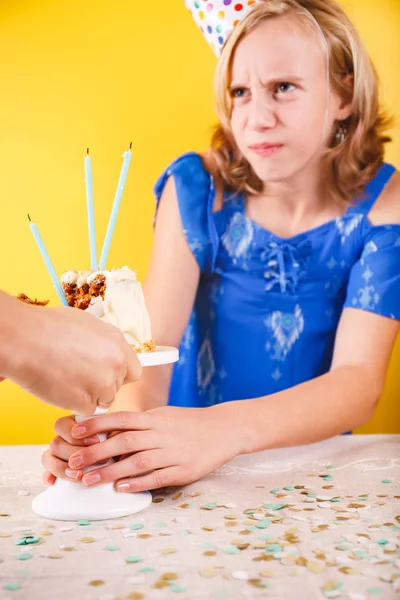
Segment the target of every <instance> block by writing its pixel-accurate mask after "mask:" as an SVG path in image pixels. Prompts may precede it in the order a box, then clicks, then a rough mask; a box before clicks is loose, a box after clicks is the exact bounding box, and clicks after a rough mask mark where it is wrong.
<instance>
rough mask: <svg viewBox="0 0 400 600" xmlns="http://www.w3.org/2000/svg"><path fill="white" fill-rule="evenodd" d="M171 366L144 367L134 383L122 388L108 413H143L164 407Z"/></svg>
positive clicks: (166, 400) (166, 399)
mask: <svg viewBox="0 0 400 600" xmlns="http://www.w3.org/2000/svg"><path fill="white" fill-rule="evenodd" d="M171 371H172V369H171V366H170V365H166V366H160V367H156V368H153V367H146V368H144V369H143V372H142V376H141V378H140V379H139V381H137V382H136V383H130V384H128V385H124V386H122V388H121V389H120V391H119V392H118V394H117V396H116V399H115V401H114V402H113V405H112V407H111V409H110V412H117V411H121V410H132V411H144V410H150V409H152V408H159V407H160V406H165V405H166V404H167V402H168V390H169V383H170V379H171Z"/></svg>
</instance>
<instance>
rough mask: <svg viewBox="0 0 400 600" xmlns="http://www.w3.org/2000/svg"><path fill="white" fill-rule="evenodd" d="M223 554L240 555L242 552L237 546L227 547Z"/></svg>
mask: <svg viewBox="0 0 400 600" xmlns="http://www.w3.org/2000/svg"><path fill="white" fill-rule="evenodd" d="M223 552H225V554H239V552H240V550H239V548H236V546H227V547H226V548H224V549H223Z"/></svg>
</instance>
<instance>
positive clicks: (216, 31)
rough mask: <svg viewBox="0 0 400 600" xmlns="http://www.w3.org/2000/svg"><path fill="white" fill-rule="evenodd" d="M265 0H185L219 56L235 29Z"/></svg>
mask: <svg viewBox="0 0 400 600" xmlns="http://www.w3.org/2000/svg"><path fill="white" fill-rule="evenodd" d="M262 1H263V0H185V5H186V6H187V8H188V9H189V10H190V11H191V12H192V15H193V18H194V20H195V22H196V23H197V25H198V26H199V27H200V30H201V32H202V34H203V35H204V37H205V38H206V40H207V42H208V43H209V44H210V46H211V48H212V50H213V51H214V53H215V54H216V55H217V56H219V55H220V53H221V49H222V46H223V45H224V43H225V41H226V39H227V38H228V36H229V34H230V33H231V32H232V30H233V29H234V27H236V25H237V24H238V23H239V22H240V21H242V20H243V19H244V17H245V16H247V15H248V14H249V12H251V10H252V9H253V7H254V6H255V5H256V4H260V3H261V2H262Z"/></svg>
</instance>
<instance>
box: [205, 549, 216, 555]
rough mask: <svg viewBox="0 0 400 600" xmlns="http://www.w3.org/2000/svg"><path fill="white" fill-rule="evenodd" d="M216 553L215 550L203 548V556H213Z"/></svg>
mask: <svg viewBox="0 0 400 600" xmlns="http://www.w3.org/2000/svg"><path fill="white" fill-rule="evenodd" d="M216 554H217V553H216V551H215V550H205V551H204V552H203V556H215V555H216Z"/></svg>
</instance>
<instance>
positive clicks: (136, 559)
mask: <svg viewBox="0 0 400 600" xmlns="http://www.w3.org/2000/svg"><path fill="white" fill-rule="evenodd" d="M141 560H142V559H141V558H140V556H127V557H126V559H125V561H126V562H127V563H138V562H141Z"/></svg>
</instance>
